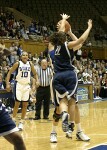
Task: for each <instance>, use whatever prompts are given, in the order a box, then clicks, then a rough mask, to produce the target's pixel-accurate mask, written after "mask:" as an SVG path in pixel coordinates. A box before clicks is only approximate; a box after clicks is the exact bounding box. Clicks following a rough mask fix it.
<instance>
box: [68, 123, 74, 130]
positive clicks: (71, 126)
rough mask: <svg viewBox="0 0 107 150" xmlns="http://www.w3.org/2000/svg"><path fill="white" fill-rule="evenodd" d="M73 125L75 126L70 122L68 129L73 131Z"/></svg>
mask: <svg viewBox="0 0 107 150" xmlns="http://www.w3.org/2000/svg"><path fill="white" fill-rule="evenodd" d="M74 127H75V125H74V123H70V124H69V129H70V130H71V131H74Z"/></svg>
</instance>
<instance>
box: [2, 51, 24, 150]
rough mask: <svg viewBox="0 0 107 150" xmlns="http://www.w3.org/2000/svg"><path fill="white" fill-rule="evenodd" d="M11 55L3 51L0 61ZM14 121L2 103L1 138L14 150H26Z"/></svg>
mask: <svg viewBox="0 0 107 150" xmlns="http://www.w3.org/2000/svg"><path fill="white" fill-rule="evenodd" d="M8 55H10V51H9V50H4V49H2V53H1V54H0V61H1V62H2V58H3V56H8ZM17 131H19V130H18V128H17V127H16V125H15V123H14V121H13V120H12V118H11V117H10V115H9V113H8V112H7V111H6V108H5V106H4V104H2V102H1V101H0V136H3V137H4V138H5V139H6V140H7V141H8V142H10V143H11V144H13V145H14V150H19V149H20V150H26V146H25V144H24V141H23V139H22V137H21V135H20V134H19V133H18V132H17Z"/></svg>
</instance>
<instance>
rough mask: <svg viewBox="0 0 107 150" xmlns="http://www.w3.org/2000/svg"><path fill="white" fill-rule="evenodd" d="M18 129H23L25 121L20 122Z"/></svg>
mask: <svg viewBox="0 0 107 150" xmlns="http://www.w3.org/2000/svg"><path fill="white" fill-rule="evenodd" d="M18 129H19V131H22V130H23V123H22V122H19V125H18Z"/></svg>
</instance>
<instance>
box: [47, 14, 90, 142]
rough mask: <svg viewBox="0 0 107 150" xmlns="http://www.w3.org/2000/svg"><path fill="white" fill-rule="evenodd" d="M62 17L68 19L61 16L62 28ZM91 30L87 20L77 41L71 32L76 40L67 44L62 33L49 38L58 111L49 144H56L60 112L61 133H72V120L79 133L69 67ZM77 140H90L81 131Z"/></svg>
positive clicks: (77, 113)
mask: <svg viewBox="0 0 107 150" xmlns="http://www.w3.org/2000/svg"><path fill="white" fill-rule="evenodd" d="M64 17H66V18H68V16H66V14H65V15H64V14H63V15H62V18H63V24H62V26H63V27H64V22H65V20H66V19H65V18H64ZM91 28H92V21H91V20H89V21H88V28H87V30H86V31H85V32H84V34H83V35H82V36H81V37H80V38H79V39H77V38H76V37H75V35H73V34H72V32H71V33H69V34H70V36H71V37H72V38H74V39H73V40H76V41H73V42H69V43H67V42H65V41H66V35H65V34H64V33H63V32H59V33H54V34H53V35H52V36H51V37H50V42H51V43H52V44H53V45H54V47H56V50H55V63H54V67H55V76H54V80H53V85H54V88H55V90H56V96H57V103H58V101H59V109H58V107H57V112H56V111H55V112H54V115H53V117H54V121H53V131H52V133H51V139H50V141H51V142H57V139H56V131H55V130H56V126H57V124H58V121H59V118H60V112H62V128H63V131H65V132H68V131H69V129H70V130H71V131H73V128H74V120H75V122H76V123H78V126H77V127H78V129H79V130H80V131H81V125H80V114H79V109H78V106H77V105H75V99H76V89H77V76H76V73H75V72H74V67H73V65H71V60H73V55H74V51H75V49H76V48H75V47H78V46H79V45H80V44H82V43H83V42H84V41H85V40H86V39H87V37H88V34H89V32H90V30H91ZM60 31H61V30H60ZM63 31H64V30H63ZM51 54H52V52H51ZM72 81H73V82H72ZM67 105H68V108H67ZM67 109H68V111H69V114H70V120H71V122H70V124H68V113H67ZM75 109H76V116H75V113H74V112H75ZM58 110H59V111H58ZM67 136H68V137H69V132H68V133H67ZM77 138H78V139H80V140H83V141H88V140H90V138H89V137H87V136H86V135H85V134H83V132H82V131H81V132H78V133H77Z"/></svg>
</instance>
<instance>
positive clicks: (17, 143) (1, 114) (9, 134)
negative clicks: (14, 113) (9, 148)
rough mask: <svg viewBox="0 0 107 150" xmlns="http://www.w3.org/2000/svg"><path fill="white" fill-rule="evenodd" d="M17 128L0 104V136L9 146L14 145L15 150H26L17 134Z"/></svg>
mask: <svg viewBox="0 0 107 150" xmlns="http://www.w3.org/2000/svg"><path fill="white" fill-rule="evenodd" d="M17 131H19V130H18V128H17V127H16V125H15V122H14V121H13V120H12V118H11V117H10V115H9V114H8V112H7V111H6V108H5V106H4V105H3V104H2V106H1V109H0V136H3V137H4V138H5V139H7V140H8V141H9V142H10V143H11V144H13V145H14V147H15V150H19V149H20V150H26V148H25V145H24V142H23V140H22V138H21V136H20V135H19V134H18V132H17Z"/></svg>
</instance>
